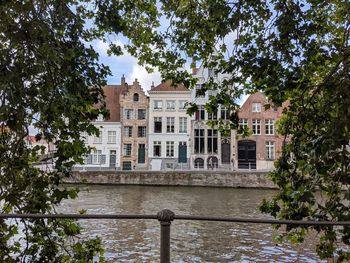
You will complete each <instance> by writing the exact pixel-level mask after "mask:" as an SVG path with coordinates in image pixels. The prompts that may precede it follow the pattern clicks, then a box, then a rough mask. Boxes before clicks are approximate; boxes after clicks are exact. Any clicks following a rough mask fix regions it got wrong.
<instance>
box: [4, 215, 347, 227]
mask: <svg viewBox="0 0 350 263" xmlns="http://www.w3.org/2000/svg"><path fill="white" fill-rule="evenodd" d="M0 218H5V219H9V218H24V219H25V218H26V219H30V218H46V219H48V218H50V219H55V218H57V219H158V216H157V215H121V214H105V215H101V214H1V213H0ZM174 219H176V220H198V221H216V222H232V223H249V224H278V225H320V226H332V225H333V226H349V225H350V221H304V220H277V219H256V218H236V217H218V216H190V215H175V216H174Z"/></svg>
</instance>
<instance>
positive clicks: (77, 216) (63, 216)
mask: <svg viewBox="0 0 350 263" xmlns="http://www.w3.org/2000/svg"><path fill="white" fill-rule="evenodd" d="M0 218H27V219H29V218H46V219H47V218H50V219H55V218H58V219H157V215H117V214H106V215H101V214H1V213H0Z"/></svg>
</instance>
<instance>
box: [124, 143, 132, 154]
mask: <svg viewBox="0 0 350 263" xmlns="http://www.w3.org/2000/svg"><path fill="white" fill-rule="evenodd" d="M123 155H124V156H131V143H125V144H124V145H123Z"/></svg>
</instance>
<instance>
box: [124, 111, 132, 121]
mask: <svg viewBox="0 0 350 263" xmlns="http://www.w3.org/2000/svg"><path fill="white" fill-rule="evenodd" d="M133 115H134V110H133V109H125V110H124V116H125V119H127V120H132V119H133Z"/></svg>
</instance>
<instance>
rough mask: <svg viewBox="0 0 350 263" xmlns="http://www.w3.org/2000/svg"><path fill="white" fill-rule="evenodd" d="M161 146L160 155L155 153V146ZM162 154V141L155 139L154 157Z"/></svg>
mask: <svg viewBox="0 0 350 263" xmlns="http://www.w3.org/2000/svg"><path fill="white" fill-rule="evenodd" d="M156 146H159V155H156V154H155V152H156V151H155V147H156ZM161 156H162V142H161V141H154V142H153V157H161Z"/></svg>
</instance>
